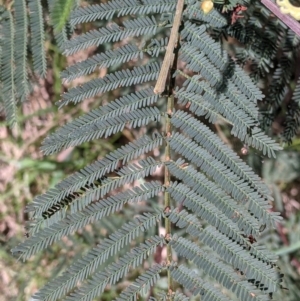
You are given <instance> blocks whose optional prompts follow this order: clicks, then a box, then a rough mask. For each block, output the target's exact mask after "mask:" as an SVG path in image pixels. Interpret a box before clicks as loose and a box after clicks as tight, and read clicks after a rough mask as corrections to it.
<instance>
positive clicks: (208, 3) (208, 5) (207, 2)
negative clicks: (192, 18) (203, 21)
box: [200, 0, 214, 14]
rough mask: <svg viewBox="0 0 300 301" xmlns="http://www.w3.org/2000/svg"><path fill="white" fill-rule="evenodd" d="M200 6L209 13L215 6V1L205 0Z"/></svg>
mask: <svg viewBox="0 0 300 301" xmlns="http://www.w3.org/2000/svg"><path fill="white" fill-rule="evenodd" d="M200 8H201V9H202V11H203V12H204V13H205V14H208V13H209V12H210V11H211V10H212V9H213V8H214V3H213V2H212V1H211V0H204V1H202V2H201V4H200Z"/></svg>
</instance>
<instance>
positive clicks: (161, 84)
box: [153, 0, 184, 94]
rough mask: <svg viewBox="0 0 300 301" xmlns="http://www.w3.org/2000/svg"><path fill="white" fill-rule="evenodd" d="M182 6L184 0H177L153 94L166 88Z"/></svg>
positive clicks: (159, 92)
mask: <svg viewBox="0 0 300 301" xmlns="http://www.w3.org/2000/svg"><path fill="white" fill-rule="evenodd" d="M183 6H184V0H178V2H177V6H176V12H175V17H174V22H173V27H172V30H171V34H170V39H169V43H168V46H167V50H166V54H165V57H164V61H163V63H162V66H161V70H160V73H159V76H158V79H157V82H156V85H155V87H154V90H153V91H154V93H155V94H161V93H162V92H164V91H165V88H166V81H167V77H168V73H169V69H170V68H171V65H172V63H173V59H174V49H175V45H176V42H177V37H178V31H179V26H180V23H181V16H182V11H183Z"/></svg>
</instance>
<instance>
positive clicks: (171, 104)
mask: <svg viewBox="0 0 300 301" xmlns="http://www.w3.org/2000/svg"><path fill="white" fill-rule="evenodd" d="M179 2H180V1H179ZM179 2H178V3H179ZM177 8H178V5H177ZM182 9H183V7H182V8H181V13H182ZM174 23H175V21H174ZM173 28H174V27H173ZM180 29H181V28H180V26H179V27H177V31H176V32H177V33H176V40H175V43H174V48H173V50H172V52H171V53H170V57H171V60H170V61H169V63H170V65H169V66H168V73H167V76H166V79H167V77H168V74H169V78H168V79H169V80H168V81H169V82H168V87H167V84H166V80H165V83H164V87H162V91H165V90H166V88H168V102H167V114H166V127H165V131H166V136H167V137H170V136H171V134H172V123H171V116H172V113H173V109H174V87H175V77H174V76H173V75H174V74H175V72H176V70H177V61H178V51H179V48H180V36H179V34H178V33H179V32H180ZM170 160H171V148H170V143H169V142H168V141H167V142H166V148H165V161H170ZM164 180H165V181H164V184H165V187H168V186H169V185H170V181H171V173H170V171H169V170H168V168H167V167H165V179H164ZM171 201H172V200H171V197H170V194H169V192H165V194H164V205H165V211H166V212H167V211H168V210H169V208H170V207H171ZM165 230H166V235H165V238H166V241H169V239H170V237H171V234H172V232H171V231H172V228H171V222H170V220H169V219H168V218H165ZM171 262H172V248H171V246H170V245H169V244H168V245H167V265H169V264H171ZM168 289H169V296H171V295H172V293H173V291H174V287H173V281H172V277H171V273H170V271H169V270H168Z"/></svg>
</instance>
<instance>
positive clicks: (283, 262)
mask: <svg viewBox="0 0 300 301" xmlns="http://www.w3.org/2000/svg"><path fill="white" fill-rule="evenodd" d="M45 14H47V11H46V8H45ZM99 24H100V23H99ZM99 24H98V25H99ZM89 26H90V25H86V26H85V28H83V29H82V30H84V31H86V30H88V29H89ZM45 34H46V53H47V60H48V72H47V76H46V78H45V79H39V80H36V81H35V83H34V85H33V92H32V94H31V96H30V97H29V100H28V101H27V102H25V103H23V104H22V105H21V106H19V108H18V110H19V112H18V115H19V125H18V127H15V128H13V129H11V128H9V127H8V126H7V124H6V122H5V118H4V115H0V301H11V300H16V301H23V300H28V299H29V297H30V296H31V295H32V294H33V293H34V292H36V291H37V289H38V288H40V287H41V286H42V285H43V284H44V283H45V282H46V281H47V280H49V279H50V278H52V277H53V276H55V275H56V274H57V273H59V272H60V271H61V270H62V269H63V268H64V267H65V266H66V265H69V264H70V263H71V262H72V260H73V259H74V256H75V254H81V253H82V252H84V251H86V250H87V249H89V248H90V245H94V244H95V243H97V242H98V241H99V240H100V238H102V237H103V236H105V234H106V233H105V231H104V230H103V227H102V228H100V226H99V225H91V226H89V227H86V229H85V230H83V231H81V232H77V233H76V234H75V235H73V236H71V237H68V238H66V237H65V238H64V239H63V240H62V241H61V242H59V243H57V244H55V245H54V246H52V247H51V248H48V249H47V251H46V252H43V253H39V254H38V255H36V256H34V257H33V258H31V259H30V260H29V261H28V262H26V263H23V262H18V261H17V260H16V258H14V257H12V256H11V253H10V250H11V248H12V247H14V246H16V245H17V244H18V242H20V241H21V240H23V239H24V235H25V233H26V231H25V229H24V227H25V225H26V220H27V215H26V214H25V213H24V208H25V206H26V204H27V203H29V202H31V201H32V200H33V198H34V197H35V196H36V195H38V194H41V193H43V192H45V191H46V190H47V189H49V188H50V187H53V186H54V185H55V184H56V183H58V182H59V181H61V180H62V179H63V178H65V177H66V176H67V175H69V174H71V173H73V172H75V171H77V170H79V169H80V168H82V167H84V166H85V165H87V164H88V163H91V162H93V161H95V160H96V159H99V158H101V157H103V156H104V155H105V154H106V153H107V152H108V151H111V150H113V149H115V148H117V147H118V146H119V145H121V144H124V143H126V142H129V141H132V140H133V138H134V136H135V133H134V132H133V131H132V130H129V129H125V130H124V132H123V133H122V134H118V135H115V136H113V137H112V138H109V139H107V140H101V142H100V143H99V141H93V142H90V143H86V144H83V145H81V146H79V147H76V148H69V149H67V150H65V151H62V152H60V153H58V154H57V155H52V156H47V157H44V156H43V154H42V153H41V151H40V149H39V148H40V145H41V142H42V140H43V139H44V138H45V137H46V135H47V133H49V132H52V131H54V130H55V128H57V127H59V126H61V125H63V124H65V123H66V122H67V121H70V120H71V119H74V118H76V117H77V116H79V115H82V113H84V112H88V111H89V110H90V109H91V108H95V107H97V106H98V105H99V101H98V100H97V99H90V100H85V101H84V102H82V103H81V104H79V105H76V106H67V107H65V108H63V109H62V110H59V111H58V109H57V106H56V105H55V103H56V102H57V101H58V100H59V99H60V94H61V93H63V92H64V91H65V90H66V89H67V88H68V86H67V85H64V84H62V83H61V80H60V72H61V71H62V70H63V69H64V68H65V67H66V66H67V65H70V64H73V63H74V62H77V61H81V60H84V59H86V58H87V57H89V56H90V55H91V54H93V53H94V51H95V49H89V50H86V51H84V52H80V53H77V54H76V55H74V56H71V57H68V58H65V57H64V56H62V55H61V52H60V50H59V49H58V47H57V46H56V44H55V41H54V39H53V34H52V31H51V28H50V27H46V29H45ZM233 43H234V42H233ZM105 74H106V70H105V69H102V70H101V71H99V73H98V74H96V76H101V77H102V76H104V75H105ZM93 76H95V74H93V75H91V77H93ZM88 79H90V78H84V79H79V80H77V81H76V83H73V85H74V84H76V85H77V84H79V83H80V81H81V80H82V81H87V80H88ZM118 93H119V91H118V90H117V91H114V92H111V93H109V94H107V97H106V99H107V100H109V99H112V98H116V97H118V96H119V94H118ZM272 128H273V132H274V133H275V135H276V133H277V132H278V129H280V119H279V120H278V121H276V120H275V122H274V123H273V125H272ZM215 130H216V131H217V132H218V133H219V134H220V136H221V138H222V139H223V140H224V141H227V142H228V143H229V144H230V146H231V147H232V148H234V149H235V151H236V152H237V153H238V154H239V155H240V156H241V157H242V158H243V159H244V160H245V161H247V162H248V164H249V165H250V166H252V168H253V169H254V170H255V171H256V172H257V173H258V174H259V175H260V176H261V177H262V178H263V179H264V181H265V182H266V183H267V184H268V185H269V187H270V189H271V190H272V192H273V195H274V211H279V212H281V214H282V216H283V217H284V222H283V223H282V224H281V225H277V228H276V229H273V230H272V231H269V232H266V233H264V235H262V237H261V240H260V241H261V243H263V244H267V245H268V248H269V249H271V250H273V252H275V253H277V254H278V256H279V266H280V267H281V269H282V272H283V273H284V274H285V278H284V279H285V280H284V284H283V286H284V287H286V288H287V289H286V290H283V291H282V292H281V293H280V294H278V295H277V296H274V297H275V299H278V300H279V298H281V299H282V300H284V301H298V300H299V296H300V134H299V133H298V135H296V137H295V138H294V139H293V142H292V144H290V145H285V146H284V149H283V151H282V152H281V153H280V154H278V156H277V158H276V159H266V158H263V157H262V156H261V155H260V154H258V153H257V152H253V151H252V150H251V149H248V148H247V147H246V146H244V145H242V144H240V142H238V141H236V140H235V139H232V138H231V137H230V135H229V134H230V131H229V130H228V129H227V128H226V127H225V126H223V125H219V126H217V127H216V129H215ZM136 131H138V130H136ZM125 219H126V217H125V216H124V220H125ZM122 222H123V220H122V219H120V216H118V220H117V218H116V220H115V221H112V223H110V224H108V225H107V227H111V225H112V224H114V223H115V225H116V227H117V226H118V224H121V223H122ZM75 248H76V250H75ZM75 251H76V252H75ZM133 276H134V275H133ZM122 285H123V286H124V285H126V283H125V284H124V283H123V284H122ZM122 288H123V287H122V286H121V285H120V286H116V287H115V288H113V289H110V290H108V291H106V294H105V296H104V297H103V298H102V299H101V300H112V299H113V298H115V297H116V294H117V293H118V292H119V291H120V290H121V289H122Z"/></svg>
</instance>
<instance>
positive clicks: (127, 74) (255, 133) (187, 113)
mask: <svg viewBox="0 0 300 301" xmlns="http://www.w3.org/2000/svg"><path fill="white" fill-rule="evenodd" d="M17 2H18V1H16V3H17ZM33 2H34V3H35V4H37V2H39V1H32V3H31V5H33ZM241 4H243V5H244V6H243V7H244V8H245V9H243V10H241V13H242V15H239V17H237V16H236V15H235V14H236V8H237V7H238V4H237V3H236V2H235V1H233V2H229V3H218V4H215V7H214V8H213V9H212V10H210V11H209V12H204V11H203V5H202V3H200V2H198V1H194V0H188V1H185V3H184V1H178V2H177V1H175V0H156V1H151V0H144V1H136V0H128V1H110V2H107V3H102V4H95V5H88V6H85V7H78V8H75V9H74V10H73V11H72V12H71V16H70V20H69V24H70V25H67V26H69V28H76V26H78V25H80V24H83V23H86V22H91V21H93V22H94V21H97V20H101V22H99V21H98V22H97V23H95V26H96V27H97V26H99V28H97V29H94V28H93V29H91V30H89V31H87V32H83V33H82V34H80V35H78V36H76V37H73V38H71V39H70V40H67V33H66V31H63V32H61V31H59V30H58V29H60V28H63V29H64V30H67V29H66V28H65V27H64V26H65V25H64V26H61V25H60V27H57V28H58V29H57V28H56V29H55V32H56V35H57V36H58V37H63V39H58V43H59V47H60V48H61V49H63V51H64V54H65V55H67V56H71V55H74V54H76V53H78V52H79V51H82V50H84V51H85V50H86V49H88V48H90V47H91V46H93V47H94V49H95V50H94V54H93V56H91V57H89V58H87V59H86V60H84V61H81V62H78V63H76V64H74V65H72V66H69V67H68V68H67V69H66V70H65V71H63V72H62V78H63V79H64V80H65V81H74V80H75V79H77V78H79V77H82V76H85V77H87V78H88V81H86V82H85V83H83V84H82V85H80V86H74V87H72V88H70V89H69V91H68V92H66V93H64V94H63V95H62V99H61V101H60V102H59V103H58V105H59V107H60V108H62V107H65V106H67V105H70V103H74V104H80V103H81V102H83V101H84V100H85V99H87V98H95V99H100V102H102V103H101V104H100V106H99V107H98V108H95V109H93V110H91V111H90V112H88V113H87V114H85V115H83V116H80V117H79V118H76V119H74V120H73V121H71V122H69V123H67V124H65V125H64V126H62V127H61V128H59V129H57V130H56V131H55V132H54V133H52V134H50V135H48V137H47V138H46V139H45V140H44V142H43V145H42V150H43V152H44V153H45V154H48V155H49V154H53V153H57V152H59V151H61V150H63V149H66V148H68V147H70V146H77V145H82V144H83V143H85V142H89V141H92V140H94V139H99V140H98V141H102V139H105V138H107V137H110V136H112V135H115V134H117V133H118V132H120V131H125V130H126V129H127V128H131V129H139V128H141V130H134V133H135V134H136V135H137V136H136V137H135V139H134V140H133V141H132V142H130V143H127V144H125V145H123V146H121V147H119V148H117V149H116V150H114V151H112V152H109V153H108V154H107V155H105V156H104V157H102V158H100V159H99V160H97V161H95V162H94V163H91V164H89V165H87V166H86V167H84V168H82V169H81V170H80V171H78V172H76V173H74V174H73V175H71V176H69V177H67V178H66V179H64V180H63V181H61V182H60V183H58V184H57V185H56V186H55V187H54V188H51V189H50V190H48V191H47V192H46V193H44V194H42V195H40V196H38V197H36V198H35V200H34V201H33V202H32V203H31V204H29V205H28V206H27V209H26V211H27V212H29V214H30V224H29V225H28V227H27V228H28V238H27V239H26V240H25V241H24V242H23V243H21V244H20V245H19V246H17V247H15V248H14V249H13V253H15V254H16V255H18V256H19V257H20V258H22V259H28V258H29V257H31V256H32V255H33V254H36V253H37V252H39V251H41V250H43V249H45V248H47V247H48V246H49V245H51V244H53V243H54V242H56V241H59V240H61V239H62V238H63V237H64V236H68V235H70V234H72V233H74V231H81V230H82V229H84V228H85V227H87V225H89V224H91V223H99V222H100V223H101V221H102V220H106V222H105V224H106V225H111V224H114V223H110V222H109V219H110V218H111V219H112V221H114V219H113V218H112V216H113V215H116V216H118V215H120V214H121V215H123V212H125V211H126V212H129V213H131V214H132V216H133V215H134V214H135V213H138V215H137V216H135V217H134V218H133V217H132V216H131V217H130V214H129V215H128V214H126V218H127V221H124V223H123V224H118V225H117V227H116V230H115V231H113V232H112V233H108V234H107V235H106V236H107V237H106V238H104V239H103V240H102V241H101V242H100V243H99V244H98V245H97V246H95V247H93V248H91V249H90V251H88V252H87V253H86V254H84V255H83V257H82V258H81V259H79V260H77V261H76V260H75V262H74V263H73V264H72V265H71V266H70V267H69V268H68V269H67V270H66V271H65V272H64V273H63V274H62V275H59V276H58V277H56V278H54V279H52V280H50V281H49V282H48V284H46V285H45V286H44V287H43V288H42V289H41V290H40V291H39V292H38V293H36V294H35V295H34V296H33V298H34V299H36V300H57V299H59V298H61V297H64V296H65V298H66V300H81V299H82V300H93V299H94V298H95V297H98V296H101V294H103V292H104V291H105V288H106V287H107V285H109V286H111V285H114V284H116V283H117V282H118V281H119V280H120V279H121V278H123V277H125V276H129V275H131V273H132V270H134V269H138V271H139V275H137V276H136V279H135V280H134V281H133V282H132V283H131V284H130V285H128V286H127V287H126V288H125V289H124V290H123V291H122V292H121V294H120V295H119V297H118V298H117V300H135V299H137V298H138V296H139V295H142V296H146V295H147V294H148V293H149V291H150V294H149V296H153V297H155V298H157V299H159V300H165V299H170V298H174V299H175V300H184V299H185V298H187V296H191V295H195V296H197V295H198V294H200V295H201V299H203V300H228V298H230V297H231V296H232V294H235V295H236V297H237V298H239V299H240V300H269V299H271V298H272V297H273V294H274V293H275V292H276V291H277V290H278V288H282V284H281V281H282V276H283V275H282V272H281V271H280V268H279V266H278V265H277V263H276V256H275V255H274V254H273V253H272V252H270V251H268V249H267V248H266V247H265V246H264V245H263V244H261V243H258V242H256V240H257V239H258V237H259V236H261V234H262V233H266V230H265V228H266V227H267V228H268V229H270V228H273V227H275V226H276V225H277V222H278V221H279V220H280V217H279V216H278V213H277V212H273V211H272V210H271V208H272V205H271V201H272V196H271V192H270V190H269V187H268V186H267V185H266V184H265V183H263V182H262V181H261V178H260V177H259V176H258V175H256V174H255V173H254V172H253V170H252V169H251V167H250V166H249V165H247V164H246V163H245V162H244V161H243V160H241V158H240V157H239V156H238V154H237V153H236V152H235V151H234V150H232V149H231V148H230V147H229V146H228V145H226V143H224V141H223V140H225V141H226V142H227V141H228V140H227V138H225V139H223V140H222V139H221V138H222V137H224V134H222V130H220V127H221V128H222V129H223V130H224V131H225V135H227V134H226V132H227V131H228V130H230V131H231V135H232V136H233V138H232V139H233V141H234V143H235V144H237V145H240V146H242V145H243V144H244V149H245V150H246V151H247V152H248V151H249V148H250V149H251V148H253V149H257V150H258V151H261V152H262V154H263V155H267V156H268V157H270V158H272V157H273V158H275V156H276V154H275V153H276V151H278V150H280V149H281V148H280V147H279V145H278V144H277V143H275V141H274V140H273V139H271V138H269V137H268V136H267V135H266V134H265V132H264V131H263V129H265V130H268V131H269V132H270V129H271V128H270V125H271V122H273V121H274V120H277V119H278V118H283V119H285V123H283V122H282V125H283V126H282V129H281V137H282V139H283V140H284V141H287V142H290V143H291V142H292V138H293V136H294V135H295V133H296V131H297V129H298V126H299V107H298V102H299V91H298V90H299V88H298V86H297V83H298V84H300V82H299V80H297V79H298V77H299V74H297V72H298V71H297V70H296V71H295V70H294V69H295V63H296V62H297V61H299V51H298V49H299V43H300V40H299V38H298V37H297V36H296V35H295V34H294V33H293V32H292V31H290V30H289V29H287V28H286V27H285V26H284V24H283V23H281V22H280V21H279V20H278V19H277V18H274V16H273V15H271V14H270V13H269V12H268V11H267V10H266V9H265V8H264V7H263V6H262V5H261V4H260V3H258V2H256V1H245V2H243V3H241ZM67 6H68V7H69V8H70V7H71V3H70V1H69V2H68V5H67ZM53 7H54V6H53ZM50 8H51V6H50ZM29 9H31V11H34V12H37V11H38V10H36V8H34V7H33V6H32V8H30V6H29ZM175 10H176V14H175V16H174V12H175ZM24 11H25V6H23V13H24V15H26V11H25V12H24ZM53 11H54V9H53ZM66 11H68V8H66ZM16 12H17V10H16ZM50 12H51V9H50ZM3 14H4V16H5V17H4V18H3V24H4V25H5V26H8V27H7V28H6V27H4V25H3V28H4V32H5V33H7V38H6V40H5V41H7V40H9V38H8V37H9V35H8V34H9V33H12V32H13V29H12V16H11V14H10V12H9V11H8V10H4V13H3ZM5 14H6V15H7V16H6V15H5ZM34 15H39V14H38V13H37V14H34ZM63 15H64V16H63V17H62V20H63V19H64V20H65V19H66V17H65V14H63ZM35 18H36V19H33V20H32V21H31V26H32V34H34V36H35V37H36V38H37V41H33V42H32V43H33V47H32V54H33V58H34V60H33V62H34V65H33V66H34V68H35V70H36V71H37V72H39V73H40V74H44V72H45V68H44V67H43V66H44V58H43V57H41V55H42V51H41V47H40V45H42V44H43V43H41V41H43V38H41V37H42V32H43V31H42V24H43V20H42V17H41V16H40V17H37V16H35ZM178 20H179V21H180V22H179V23H178V24H179V25H180V26H179V27H178V28H176V22H177V21H178ZM105 21H108V22H105ZM9 24H10V25H9ZM24 24H25V23H23V25H22V26H23V27H24V28H25V25H24ZM62 24H65V21H62ZM9 26H10V27H9ZM16 26H17V23H16ZM169 28H171V32H169ZM38 29H39V31H38ZM175 34H176V35H175ZM167 36H170V38H169V39H168V38H166V37H167ZM174 37H175V41H176V42H175V43H174V45H173V46H172V47H171V48H172V49H171V50H172V52H170V51H169V48H170V45H171V43H172V42H171V41H172V39H174ZM11 38H12V35H11ZM10 41H11V40H10ZM237 41H238V42H239V43H237ZM24 43H25V45H26V41H23V44H24ZM4 45H5V44H3V66H5V64H6V65H8V64H7V62H6V61H5V60H6V59H7V57H6V56H5V55H4V54H5V53H7V54H8V50H9V49H8V48H7V49H6V52H5V51H4V48H5V47H4ZM7 45H8V46H9V43H7ZM11 45H12V42H10V47H11ZM103 45H105V47H104V46H103ZM99 46H100V47H99ZM165 49H166V54H165V56H164V62H163V65H162V66H164V64H165V62H166V61H167V60H166V59H167V58H168V55H170V53H171V54H172V56H170V57H169V63H168V66H167V67H168V68H167V71H168V73H167V74H168V78H167V81H166V83H165V84H164V88H163V90H162V91H160V92H159V93H157V92H156V91H157V90H156V89H157V86H158V84H159V83H160V82H161V79H162V77H161V76H162V73H163V71H166V69H165V68H161V65H160V59H159V57H160V54H161V53H164V51H165ZM10 51H11V52H10V55H11V56H13V51H12V49H11V48H10ZM173 51H174V53H173ZM25 52H26V51H25V50H24V51H23V52H22V57H23V62H25V63H24V64H26V61H25V57H26V54H24V53H25ZM39 56H40V57H39ZM19 57H20V55H19V56H15V57H14V56H13V57H11V59H17V58H19ZM6 67H7V66H6ZM117 67H118V69H120V70H118V71H116V68H117ZM13 69H14V67H13V66H10V70H11V71H10V74H11V75H10V77H7V76H6V75H5V76H4V79H5V80H7V79H8V78H9V82H8V81H7V82H6V81H3V87H4V91H8V92H5V93H12V92H11V91H13V89H12V85H13V84H14V83H15V82H17V77H13V76H14V75H13V74H14V72H15V70H13ZM23 69H24V68H23ZM101 69H105V70H106V74H105V75H104V76H102V77H95V76H94V77H92V76H91V74H93V73H95V72H96V73H97V72H98V71H97V70H101ZM5 70H6V69H5ZM23 73H24V72H23ZM3 74H4V73H3ZM16 74H19V73H16ZM24 76H25V77H26V73H24ZM156 80H158V82H157V83H156V86H155V88H154V86H152V84H153V83H154V84H155V81H156ZM163 82H164V81H163ZM22 83H23V84H24V81H22ZM257 84H259V85H260V86H261V87H262V89H263V91H264V92H265V93H266V95H267V96H266V97H264V95H263V93H262V91H261V90H260V89H259V88H258V87H257ZM295 86H296V88H295ZM120 88H123V90H124V92H123V94H121V96H117V97H116V99H114V100H110V99H107V100H106V101H104V99H105V98H104V97H105V93H108V92H110V91H113V90H116V89H120ZM18 91H19V90H18ZM292 91H294V92H293V93H292ZM26 93H27V92H26ZM28 93H29V92H28ZM28 93H27V94H28ZM27 94H26V95H27ZM14 95H15V94H14ZM24 95H25V94H24ZM99 96H100V98H99ZM24 97H25V96H24ZM10 100H11V99H9V98H7V99H6V101H7V104H6V106H5V107H6V108H7V112H8V118H10V119H13V116H14V115H15V114H14V113H13V112H14V106H12V105H11V101H10ZM260 101H262V103H260V104H259V106H260V107H259V106H258V102H260ZM285 106H286V107H287V108H288V109H287V110H286V109H285ZM291 108H292V109H291ZM279 109H280V110H279ZM260 112H263V114H261V113H260ZM143 129H145V130H143ZM214 129H216V130H217V132H218V133H215V131H214ZM145 133H146V134H145ZM218 134H219V135H218ZM238 140H239V141H241V142H237V141H238ZM238 143H240V144H238ZM241 143H242V144H241ZM158 150H159V151H158ZM161 167H163V169H161ZM107 217H109V219H107ZM109 227H110V226H106V227H105V228H106V229H107V230H108V229H109ZM162 228H163V232H161V231H160V232H158V229H162ZM162 233H164V234H163V235H162ZM163 250H166V255H163ZM212 251H213V252H212ZM175 253H176V254H177V256H172V255H174V254H175ZM158 254H159V256H158ZM151 258H154V261H153V259H151ZM146 259H147V261H148V263H145V262H144V261H145V260H146ZM186 260H188V261H186ZM141 268H144V269H145V270H144V271H143V272H142V271H141ZM160 277H167V278H166V279H167V287H168V289H167V290H165V292H157V291H154V289H153V287H155V284H158V287H160V285H159V284H160V282H159V278H160ZM78 283H81V284H82V285H81V286H79V287H76V286H77V284H78ZM214 283H217V285H214Z"/></svg>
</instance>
